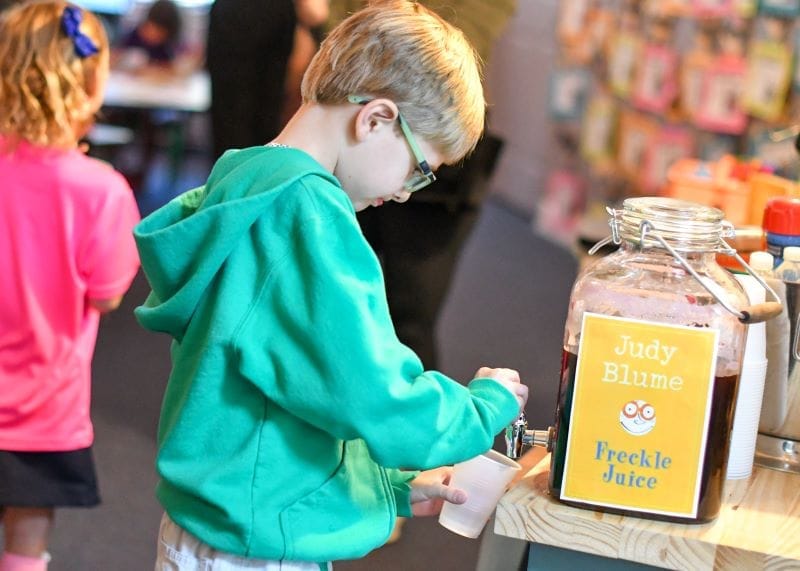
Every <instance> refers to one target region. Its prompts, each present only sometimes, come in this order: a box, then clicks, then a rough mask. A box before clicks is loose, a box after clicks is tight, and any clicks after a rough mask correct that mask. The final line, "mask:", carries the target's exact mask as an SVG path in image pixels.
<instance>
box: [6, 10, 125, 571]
mask: <svg viewBox="0 0 800 571" xmlns="http://www.w3.org/2000/svg"><path fill="white" fill-rule="evenodd" d="M0 38H2V41H0V109H2V113H0V511H2V524H3V529H4V549H5V552H4V553H3V554H2V556H1V557H0V571H22V570H24V571H40V570H44V569H46V568H47V559H48V556H47V552H46V550H47V543H48V537H49V533H50V528H51V526H52V520H53V511H54V508H56V507H61V506H92V505H96V504H97V503H99V497H98V493H97V484H96V477H95V470H94V462H93V459H92V453H91V445H92V440H93V434H92V424H91V421H90V418H89V394H90V365H91V359H92V354H93V352H94V344H95V339H96V337H97V326H98V320H99V316H100V314H101V313H103V312H106V311H111V310H113V309H115V308H116V307H117V306H118V305H119V303H120V301H121V299H122V295H123V294H124V293H125V291H126V290H127V289H128V287H129V286H130V283H131V281H132V280H133V277H134V275H135V273H136V271H137V269H138V264H139V262H138V258H137V255H136V249H135V246H134V242H133V238H132V234H131V231H132V229H133V226H134V225H135V224H136V223H137V222H138V220H139V213H138V210H137V208H136V203H135V201H134V198H133V193H132V192H131V189H130V187H129V186H128V184H127V182H126V181H125V179H124V178H123V177H122V176H121V175H120V174H119V173H117V172H116V171H114V170H113V169H112V168H111V167H109V166H107V165H105V164H104V163H101V162H99V161H97V160H94V159H91V158H89V157H87V156H85V155H84V154H83V153H82V152H80V151H79V149H78V140H79V139H80V138H81V137H82V136H83V135H84V134H85V133H86V130H87V129H88V127H89V126H90V125H91V122H92V118H93V116H94V114H95V113H96V112H97V110H98V109H99V108H100V105H101V102H102V96H103V92H104V90H105V82H106V79H107V77H108V57H109V50H108V41H107V38H106V36H105V32H104V30H103V26H102V25H101V23H100V22H99V20H98V19H97V18H96V17H95V16H94V15H93V14H91V13H90V12H87V11H84V10H82V9H80V8H78V7H76V6H73V5H71V4H68V3H66V2H63V1H53V0H50V1H45V2H36V3H23V4H20V5H17V6H15V7H13V8H11V9H9V10H8V11H7V12H5V13H4V14H3V17H2V18H0Z"/></svg>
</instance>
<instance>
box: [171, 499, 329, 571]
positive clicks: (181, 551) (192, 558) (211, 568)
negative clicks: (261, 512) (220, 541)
mask: <svg viewBox="0 0 800 571" xmlns="http://www.w3.org/2000/svg"><path fill="white" fill-rule="evenodd" d="M239 569H247V570H251V571H332V569H333V566H332V565H331V564H330V563H309V562H308V561H268V560H266V559H249V558H247V557H241V556H239V555H233V554H231V553H225V552H224V551H217V550H216V549H214V548H213V547H211V546H209V545H206V544H205V543H203V542H202V541H200V540H199V539H197V538H196V537H195V536H193V535H192V534H191V533H189V532H188V531H186V530H185V529H183V528H182V527H180V526H179V525H178V524H176V523H175V522H174V521H172V519H170V517H169V516H168V515H167V514H166V513H165V514H164V515H163V517H162V518H161V527H160V528H159V530H158V554H157V556H156V566H155V571H237V570H239Z"/></svg>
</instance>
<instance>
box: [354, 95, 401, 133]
mask: <svg viewBox="0 0 800 571" xmlns="http://www.w3.org/2000/svg"><path fill="white" fill-rule="evenodd" d="M399 113H400V111H399V110H398V108H397V105H395V103H394V101H392V100H391V99H384V98H380V99H373V100H372V101H370V102H369V103H367V104H365V105H363V106H362V107H361V109H360V110H359V112H358V114H357V115H356V124H355V134H356V139H357V140H358V141H363V140H365V139H366V138H367V137H368V136H369V135H371V134H373V133H377V132H378V131H379V130H381V129H386V128H391V129H394V123H395V121H397V116H398V115H399Z"/></svg>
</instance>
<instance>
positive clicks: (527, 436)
mask: <svg viewBox="0 0 800 571" xmlns="http://www.w3.org/2000/svg"><path fill="white" fill-rule="evenodd" d="M553 433H554V429H553V427H552V426H548V427H547V429H546V430H528V419H527V418H525V413H524V412H523V413H522V414H520V415H519V418H518V419H517V420H515V421H514V422H513V423H511V424H509V425H508V426H507V427H506V456H508V457H509V458H511V459H512V460H516V459H517V458H519V457H520V456H522V452H523V448H524V447H525V446H528V447H530V446H545V447H546V448H547V451H548V452H550V451H551V450H552V448H553Z"/></svg>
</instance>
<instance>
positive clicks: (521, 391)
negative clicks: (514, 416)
mask: <svg viewBox="0 0 800 571" xmlns="http://www.w3.org/2000/svg"><path fill="white" fill-rule="evenodd" d="M475 378H489V379H493V380H495V381H497V382H498V383H500V384H501V385H503V386H504V387H505V388H507V389H508V390H509V391H511V393H512V394H513V395H514V396H515V397H517V402H518V403H519V410H520V412H522V411H523V410H525V403H527V402H528V387H527V385H523V384H522V382H521V381H520V380H519V372H518V371H515V370H514V369H502V368H501V369H493V368H491V367H481V368H480V369H478V372H477V373H475Z"/></svg>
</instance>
